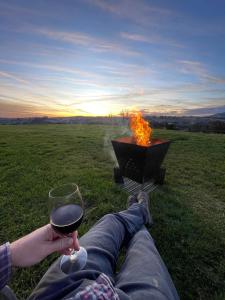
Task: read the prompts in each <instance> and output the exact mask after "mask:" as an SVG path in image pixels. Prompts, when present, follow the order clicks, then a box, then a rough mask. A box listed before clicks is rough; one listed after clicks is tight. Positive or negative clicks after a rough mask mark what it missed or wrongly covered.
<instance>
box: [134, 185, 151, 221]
mask: <svg viewBox="0 0 225 300" xmlns="http://www.w3.org/2000/svg"><path fill="white" fill-rule="evenodd" d="M137 200H138V203H140V204H142V205H143V206H144V207H145V209H146V212H147V214H146V221H145V224H146V225H152V224H153V219H152V216H151V213H150V210H149V196H148V194H147V193H146V192H143V191H141V192H139V193H138V195H137Z"/></svg>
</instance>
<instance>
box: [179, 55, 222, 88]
mask: <svg viewBox="0 0 225 300" xmlns="http://www.w3.org/2000/svg"><path fill="white" fill-rule="evenodd" d="M177 63H178V64H179V66H180V67H181V69H179V71H180V72H182V73H184V74H193V75H196V76H197V77H198V78H199V79H200V80H204V81H207V82H209V83H216V84H225V77H219V76H215V75H211V74H210V73H209V71H208V70H207V68H206V67H205V66H204V65H203V64H202V63H200V62H198V61H191V60H179V61H177Z"/></svg>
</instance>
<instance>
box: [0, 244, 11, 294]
mask: <svg viewBox="0 0 225 300" xmlns="http://www.w3.org/2000/svg"><path fill="white" fill-rule="evenodd" d="M11 273H12V265H11V255H10V248H9V243H6V244H4V245H2V246H0V290H1V289H2V288H3V287H4V286H5V285H6V284H7V282H8V281H9V279H10V276H11Z"/></svg>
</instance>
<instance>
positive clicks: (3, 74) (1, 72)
mask: <svg viewBox="0 0 225 300" xmlns="http://www.w3.org/2000/svg"><path fill="white" fill-rule="evenodd" d="M1 77H2V78H7V79H12V80H14V81H17V82H19V83H23V84H28V83H29V82H28V81H27V80H24V79H22V78H20V77H18V76H16V75H13V74H11V73H8V72H4V71H0V78H1Z"/></svg>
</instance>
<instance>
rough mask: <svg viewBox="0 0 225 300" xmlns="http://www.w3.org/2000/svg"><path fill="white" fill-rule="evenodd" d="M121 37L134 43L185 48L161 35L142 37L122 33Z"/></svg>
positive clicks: (135, 34) (140, 35)
mask: <svg viewBox="0 0 225 300" xmlns="http://www.w3.org/2000/svg"><path fill="white" fill-rule="evenodd" d="M120 36H121V37H122V38H124V39H127V40H130V41H133V42H141V43H148V44H163V45H168V46H172V47H177V48H183V47H184V46H183V45H181V44H179V43H177V42H176V41H173V40H171V39H168V38H165V37H163V36H162V35H159V34H157V35H156V34H151V33H149V34H148V35H142V34H137V33H129V32H121V33H120Z"/></svg>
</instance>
